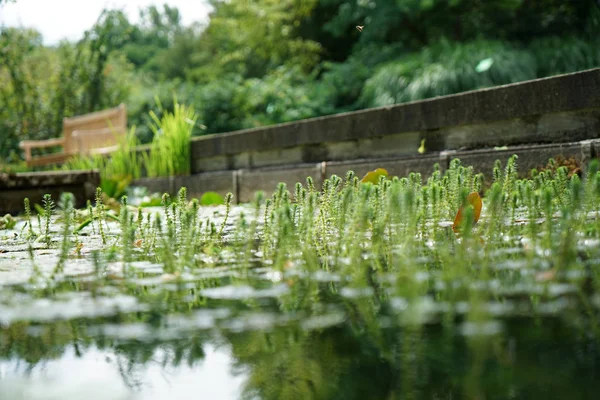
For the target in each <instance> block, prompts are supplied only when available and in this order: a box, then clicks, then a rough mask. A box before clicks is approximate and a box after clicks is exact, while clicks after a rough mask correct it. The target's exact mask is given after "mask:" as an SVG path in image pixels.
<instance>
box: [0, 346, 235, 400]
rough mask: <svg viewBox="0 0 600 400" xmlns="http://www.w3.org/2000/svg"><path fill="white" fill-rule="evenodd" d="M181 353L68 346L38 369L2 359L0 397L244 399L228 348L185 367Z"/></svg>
mask: <svg viewBox="0 0 600 400" xmlns="http://www.w3.org/2000/svg"><path fill="white" fill-rule="evenodd" d="M140 347H141V348H145V346H143V345H141V346H140ZM182 350H183V349H182V348H181V347H179V348H174V349H173V351H175V354H174V353H172V352H170V351H169V350H166V349H157V350H155V351H154V352H151V353H145V354H144V355H143V356H142V357H141V358H140V357H139V356H140V355H141V354H136V352H133V354H132V353H131V352H129V351H127V350H126V349H124V348H123V347H121V346H115V347H113V348H107V349H99V348H97V347H95V346H92V347H90V348H87V349H85V350H83V351H82V349H78V348H77V347H76V346H69V347H67V348H66V349H65V351H64V352H63V353H62V354H61V355H60V357H58V358H57V359H51V360H46V361H44V362H43V363H40V364H37V365H31V364H28V363H26V362H23V360H19V359H12V360H9V361H0V377H1V379H0V394H1V395H2V396H1V397H0V398H2V399H11V400H20V399H23V400H49V399H57V400H59V399H61V400H62V399H82V398H85V399H87V400H94V399H98V400H100V399H102V400H107V399H111V400H112V399H114V400H142V399H143V400H161V399H180V398H181V399H183V398H193V397H196V396H197V395H198V394H199V393H201V394H202V398H210V399H236V398H239V396H240V394H241V389H242V382H243V381H244V380H245V376H244V374H243V373H239V374H233V373H232V359H231V356H230V351H229V349H228V348H227V347H226V346H220V347H215V346H214V345H206V346H205V347H204V349H203V351H202V352H201V358H199V359H195V360H194V359H193V357H198V356H199V355H200V354H198V353H196V354H194V355H193V356H192V355H191V354H189V355H188V356H190V357H189V358H188V359H187V360H186V362H183V363H182V362H180V361H181V360H179V358H180V357H182V356H184V355H183V354H176V353H177V352H178V351H182ZM134 354H135V355H134ZM146 356H147V357H146ZM188 361H191V363H189V362H188Z"/></svg>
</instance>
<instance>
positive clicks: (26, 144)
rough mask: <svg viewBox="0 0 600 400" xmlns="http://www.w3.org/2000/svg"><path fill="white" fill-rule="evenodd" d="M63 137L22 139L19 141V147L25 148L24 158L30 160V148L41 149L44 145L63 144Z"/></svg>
mask: <svg viewBox="0 0 600 400" xmlns="http://www.w3.org/2000/svg"><path fill="white" fill-rule="evenodd" d="M64 145H65V139H64V138H56V139H47V140H23V141H22V142H20V143H19V147H20V148H22V149H23V150H25V160H26V161H30V160H31V149H42V148H45V147H54V146H64Z"/></svg>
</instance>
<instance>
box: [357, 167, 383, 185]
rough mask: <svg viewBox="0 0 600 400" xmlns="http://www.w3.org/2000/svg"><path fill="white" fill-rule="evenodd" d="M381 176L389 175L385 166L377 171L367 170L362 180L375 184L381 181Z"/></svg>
mask: <svg viewBox="0 0 600 400" xmlns="http://www.w3.org/2000/svg"><path fill="white" fill-rule="evenodd" d="M380 176H388V172H387V171H386V170H385V168H377V169H376V170H375V171H370V172H367V174H366V175H365V176H364V177H363V178H362V179H361V182H363V183H366V182H370V183H372V184H373V185H377V184H378V183H379V177H380Z"/></svg>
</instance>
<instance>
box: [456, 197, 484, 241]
mask: <svg viewBox="0 0 600 400" xmlns="http://www.w3.org/2000/svg"><path fill="white" fill-rule="evenodd" d="M482 206H483V202H482V201H481V197H479V193H477V192H473V193H469V195H468V196H467V199H466V201H465V204H464V205H463V206H462V207H461V208H460V209H459V210H458V212H457V213H456V217H455V218H454V224H452V230H453V231H454V232H455V233H458V232H459V231H460V228H461V225H462V224H463V221H464V215H463V214H464V213H465V209H466V207H473V223H474V224H476V223H477V221H479V216H480V215H481V207H482Z"/></svg>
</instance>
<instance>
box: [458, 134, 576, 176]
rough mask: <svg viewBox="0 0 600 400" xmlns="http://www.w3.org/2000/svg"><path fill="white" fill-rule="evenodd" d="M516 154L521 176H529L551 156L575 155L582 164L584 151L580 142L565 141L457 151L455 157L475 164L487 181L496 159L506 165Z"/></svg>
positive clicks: (477, 170)
mask: <svg viewBox="0 0 600 400" xmlns="http://www.w3.org/2000/svg"><path fill="white" fill-rule="evenodd" d="M513 154H516V155H517V156H518V157H519V158H518V159H517V169H518V171H519V175H520V176H529V172H530V171H531V170H532V169H533V168H537V169H539V168H542V167H545V166H546V165H547V164H548V160H549V159H550V158H555V159H556V158H558V157H562V158H563V159H570V158H571V157H573V158H574V159H575V160H576V161H577V163H579V165H582V161H583V159H582V152H581V144H580V143H564V144H556V145H538V146H518V147H513V148H510V149H507V150H473V151H465V152H456V153H455V154H454V158H458V159H460V161H461V163H462V164H463V165H465V166H473V168H474V170H475V171H476V172H478V173H479V172H482V173H483V174H484V175H485V177H486V181H487V182H488V183H489V182H490V181H491V179H492V173H493V169H494V164H495V162H496V160H500V161H501V162H502V165H503V166H504V165H506V162H507V160H508V159H509V158H510V157H511V156H512V155H513Z"/></svg>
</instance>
